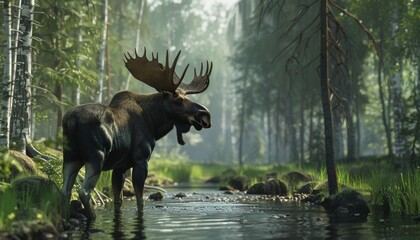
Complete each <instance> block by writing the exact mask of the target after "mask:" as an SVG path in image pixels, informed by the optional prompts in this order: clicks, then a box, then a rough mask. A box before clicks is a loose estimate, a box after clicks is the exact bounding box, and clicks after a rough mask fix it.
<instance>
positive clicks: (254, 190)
mask: <svg viewBox="0 0 420 240" xmlns="http://www.w3.org/2000/svg"><path fill="white" fill-rule="evenodd" d="M246 193H247V194H265V184H264V183H256V184H254V185H252V186H251V187H250V188H249V189H248V191H247V192H246Z"/></svg>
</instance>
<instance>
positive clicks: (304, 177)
mask: <svg viewBox="0 0 420 240" xmlns="http://www.w3.org/2000/svg"><path fill="white" fill-rule="evenodd" d="M281 178H282V179H284V180H286V181H287V182H288V183H289V186H296V185H298V184H299V183H302V182H310V181H313V180H314V177H313V176H312V175H310V174H308V173H303V172H298V171H291V172H288V173H285V174H283V176H282V177H281Z"/></svg>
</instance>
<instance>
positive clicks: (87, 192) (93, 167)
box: [79, 157, 103, 219]
mask: <svg viewBox="0 0 420 240" xmlns="http://www.w3.org/2000/svg"><path fill="white" fill-rule="evenodd" d="M101 163H103V157H102V159H95V161H90V162H88V163H86V165H85V171H86V175H85V180H84V181H83V185H82V188H81V189H80V190H79V198H80V201H81V202H82V203H83V206H84V207H85V209H86V212H87V214H88V216H87V217H88V218H90V219H93V218H95V217H96V215H95V211H94V209H93V208H92V205H91V203H90V198H91V194H92V191H93V190H94V188H95V186H96V183H97V182H98V179H99V177H100V175H101V170H102V164H101Z"/></svg>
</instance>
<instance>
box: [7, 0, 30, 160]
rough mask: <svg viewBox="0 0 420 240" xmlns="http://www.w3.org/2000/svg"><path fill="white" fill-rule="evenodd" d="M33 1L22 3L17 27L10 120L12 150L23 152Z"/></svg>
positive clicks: (27, 131) (27, 120) (27, 132)
mask: <svg viewBox="0 0 420 240" xmlns="http://www.w3.org/2000/svg"><path fill="white" fill-rule="evenodd" d="M34 5H35V0H23V1H22V17H21V22H20V26H19V32H20V35H19V44H18V49H17V62H18V65H17V67H16V80H15V88H14V96H13V110H12V118H11V142H12V145H13V146H12V148H13V149H14V150H17V151H20V152H23V153H24V152H25V150H26V139H27V138H29V136H31V134H30V129H31V128H30V123H31V121H30V116H31V80H32V79H31V72H32V71H31V67H32V61H31V50H32V49H31V48H32V22H33V11H34Z"/></svg>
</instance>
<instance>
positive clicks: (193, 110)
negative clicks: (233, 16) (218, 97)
mask: <svg viewBox="0 0 420 240" xmlns="http://www.w3.org/2000/svg"><path fill="white" fill-rule="evenodd" d="M146 52H147V51H146V48H144V53H143V56H142V57H140V56H139V55H138V54H137V51H136V50H135V51H134V54H135V56H134V57H132V56H131V55H130V53H127V55H128V56H127V55H124V56H125V61H124V62H125V66H126V67H127V69H128V71H129V72H130V73H131V74H132V75H133V76H134V77H135V78H136V79H138V80H140V81H141V82H143V83H146V84H147V85H149V86H151V87H153V88H155V89H156V90H157V91H158V92H162V93H163V94H164V95H165V96H164V100H165V102H164V107H165V111H166V113H167V114H168V116H169V118H170V119H172V120H173V121H174V125H175V127H176V131H177V140H178V143H179V144H181V145H184V144H185V141H184V140H183V137H182V133H186V132H188V131H189V130H190V128H191V126H194V128H195V129H196V130H201V129H202V128H210V127H211V121H210V113H209V111H208V110H207V108H206V107H204V106H202V105H200V104H198V103H195V102H193V101H191V100H190V99H189V98H188V97H187V95H188V94H197V93H201V92H204V91H205V90H206V89H207V87H208V86H209V83H210V79H209V77H210V74H211V71H212V69H213V63H212V62H210V67H209V63H208V61H206V70H205V72H204V74H203V70H204V69H203V63H201V67H200V73H199V74H197V70H196V68H194V78H193V79H192V81H191V82H190V83H189V84H185V83H183V82H182V80H183V79H184V77H185V73H186V72H187V70H188V67H189V64H188V65H187V66H186V67H185V69H184V71H183V72H182V75H181V77H178V75H177V74H176V72H175V67H176V64H177V62H178V58H179V56H180V54H181V51H179V52H178V54H177V55H176V57H175V59H174V61H173V63H172V66H169V53H168V51H166V61H165V65H162V64H161V63H159V55H158V53H156V57H155V56H154V54H153V52H152V60H150V61H149V60H148V59H147V56H146Z"/></svg>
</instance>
